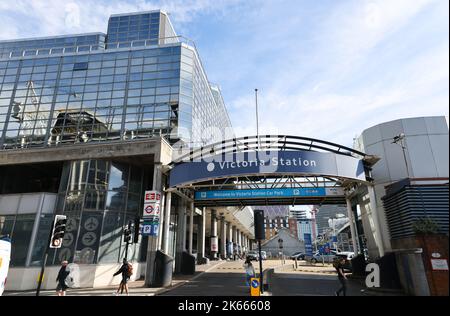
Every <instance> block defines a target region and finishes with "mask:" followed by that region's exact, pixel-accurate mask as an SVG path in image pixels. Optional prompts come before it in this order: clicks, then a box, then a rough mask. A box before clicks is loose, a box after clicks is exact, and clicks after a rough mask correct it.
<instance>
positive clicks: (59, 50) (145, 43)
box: [0, 36, 197, 59]
mask: <svg viewBox="0 0 450 316" xmlns="http://www.w3.org/2000/svg"><path fill="white" fill-rule="evenodd" d="M174 43H185V44H187V45H189V46H193V47H194V48H195V49H197V48H196V46H195V43H194V41H192V40H191V39H188V38H186V37H184V36H170V37H160V38H158V39H147V40H134V41H128V42H117V43H108V42H105V43H101V44H95V45H80V46H69V47H52V48H36V49H23V50H19V51H11V52H9V56H8V57H6V58H7V59H8V58H20V57H30V56H46V55H60V54H73V53H85V52H92V51H98V50H110V49H122V48H136V47H152V46H155V47H156V46H159V45H167V44H174ZM0 57H1V56H0ZM0 59H2V58H0Z"/></svg>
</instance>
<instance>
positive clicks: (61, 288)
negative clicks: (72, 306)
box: [56, 260, 70, 296]
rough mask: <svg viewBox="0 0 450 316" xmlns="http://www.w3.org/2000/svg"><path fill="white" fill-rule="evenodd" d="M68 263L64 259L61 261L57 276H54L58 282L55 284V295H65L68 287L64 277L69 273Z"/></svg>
mask: <svg viewBox="0 0 450 316" xmlns="http://www.w3.org/2000/svg"><path fill="white" fill-rule="evenodd" d="M68 264H69V263H68V262H67V261H65V260H64V261H63V262H61V269H59V272H58V276H57V277H56V282H58V285H57V286H56V295H58V296H66V290H67V288H68V286H67V284H66V278H67V277H68V276H69V273H70V271H67V265H68Z"/></svg>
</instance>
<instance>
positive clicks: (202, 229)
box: [197, 207, 206, 264]
mask: <svg viewBox="0 0 450 316" xmlns="http://www.w3.org/2000/svg"><path fill="white" fill-rule="evenodd" d="M205 233H206V207H204V208H203V209H202V215H201V216H200V220H199V223H198V235H197V243H198V247H197V261H198V262H199V263H200V264H201V263H203V258H205Z"/></svg>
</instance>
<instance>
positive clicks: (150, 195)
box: [144, 191, 161, 203]
mask: <svg viewBox="0 0 450 316" xmlns="http://www.w3.org/2000/svg"><path fill="white" fill-rule="evenodd" d="M160 202H161V192H159V191H145V196H144V203H160Z"/></svg>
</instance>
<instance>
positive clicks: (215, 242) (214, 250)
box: [210, 210, 219, 260]
mask: <svg viewBox="0 0 450 316" xmlns="http://www.w3.org/2000/svg"><path fill="white" fill-rule="evenodd" d="M210 238H211V239H210V248H211V260H214V259H215V258H216V257H217V251H218V249H217V248H218V246H219V245H218V240H217V239H218V237H217V211H215V210H211V236H210Z"/></svg>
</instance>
